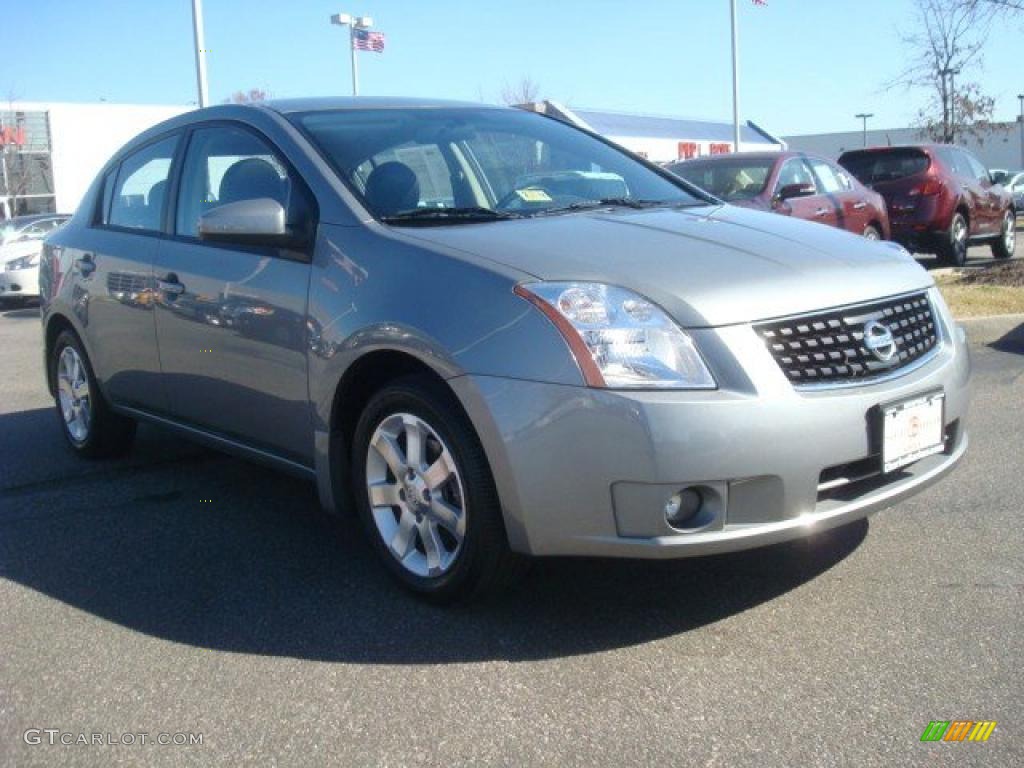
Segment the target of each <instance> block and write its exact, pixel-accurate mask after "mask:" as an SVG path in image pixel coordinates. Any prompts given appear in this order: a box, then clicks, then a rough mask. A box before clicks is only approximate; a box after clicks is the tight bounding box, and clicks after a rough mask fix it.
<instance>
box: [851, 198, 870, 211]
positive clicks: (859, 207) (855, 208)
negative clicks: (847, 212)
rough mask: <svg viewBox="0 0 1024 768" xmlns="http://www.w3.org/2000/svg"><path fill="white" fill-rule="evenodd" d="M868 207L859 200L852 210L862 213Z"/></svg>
mask: <svg viewBox="0 0 1024 768" xmlns="http://www.w3.org/2000/svg"><path fill="white" fill-rule="evenodd" d="M867 207H868V204H867V203H865V202H864V201H863V200H861V201H860V202H859V203H854V206H853V210H855V211H862V210H864V209H865V208H867Z"/></svg>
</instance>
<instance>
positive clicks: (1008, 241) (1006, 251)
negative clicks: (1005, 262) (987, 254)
mask: <svg viewBox="0 0 1024 768" xmlns="http://www.w3.org/2000/svg"><path fill="white" fill-rule="evenodd" d="M1016 247H1017V218H1016V217H1015V216H1014V215H1013V211H1007V212H1006V215H1005V216H1004V217H1003V228H1002V230H1001V231H1000V233H999V237H998V238H996V239H995V240H993V241H992V255H993V256H995V257H996V258H997V259H1010V258H1013V252H1014V250H1015V249H1016Z"/></svg>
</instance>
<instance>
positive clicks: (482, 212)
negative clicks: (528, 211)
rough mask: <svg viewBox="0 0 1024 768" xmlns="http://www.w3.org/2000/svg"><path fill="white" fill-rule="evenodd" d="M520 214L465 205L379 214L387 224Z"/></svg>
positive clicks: (494, 219) (440, 221) (476, 219)
mask: <svg viewBox="0 0 1024 768" xmlns="http://www.w3.org/2000/svg"><path fill="white" fill-rule="evenodd" d="M521 218H522V214H519V213H513V212H512V211H496V210H494V209H492V208H482V207H480V206H467V207H465V208H411V209H410V210H408V211H399V212H398V213H393V214H391V215H390V216H381V219H380V220H381V221H383V222H385V223H387V224H412V223H415V222H424V223H447V222H450V221H499V220H501V219H521Z"/></svg>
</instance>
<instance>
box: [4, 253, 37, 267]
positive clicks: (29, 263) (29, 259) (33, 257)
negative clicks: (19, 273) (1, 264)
mask: <svg viewBox="0 0 1024 768" xmlns="http://www.w3.org/2000/svg"><path fill="white" fill-rule="evenodd" d="M36 266H39V254H38V253H30V254H29V255H28V256H22V257H20V258H17V259H14V260H13V261H8V262H7V271H8V272H14V271H16V270H19V269H28V268H29V267H36Z"/></svg>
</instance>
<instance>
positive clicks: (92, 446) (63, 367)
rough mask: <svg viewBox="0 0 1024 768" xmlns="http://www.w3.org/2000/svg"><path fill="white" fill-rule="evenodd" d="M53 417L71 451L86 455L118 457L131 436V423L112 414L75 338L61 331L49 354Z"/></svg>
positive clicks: (127, 446) (133, 428) (132, 435)
mask: <svg viewBox="0 0 1024 768" xmlns="http://www.w3.org/2000/svg"><path fill="white" fill-rule="evenodd" d="M50 366H51V375H52V380H53V382H54V384H55V385H56V398H55V399H56V405H57V416H58V417H59V419H60V425H61V428H62V431H63V433H64V437H65V438H66V439H67V441H68V444H69V445H70V446H71V448H72V450H74V451H75V453H77V454H79V455H81V456H85V457H87V458H104V457H108V456H118V455H120V454H122V453H124V452H125V451H127V450H128V449H129V448H131V445H132V441H133V440H134V439H135V422H134V421H133V420H132V419H128V418H125V417H124V416H121V415H119V414H116V413H114V412H113V411H112V410H111V409H110V406H109V405H108V404H107V402H106V400H104V398H103V394H102V393H101V392H100V390H99V386H98V385H97V384H96V377H95V376H94V375H93V371H92V367H91V366H90V365H89V359H88V357H87V356H86V354H85V350H84V349H83V348H82V344H81V342H80V341H79V340H78V337H77V336H75V335H74V334H73V333H72V332H71V331H63V332H61V334H60V335H59V336H58V337H57V341H56V343H55V344H54V345H53V352H52V353H51V356H50Z"/></svg>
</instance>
